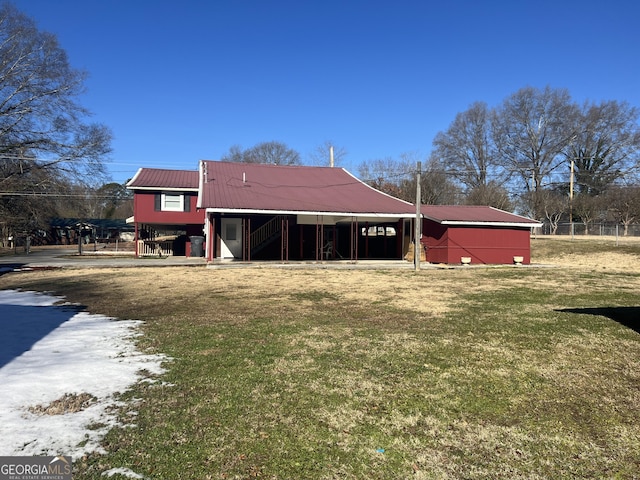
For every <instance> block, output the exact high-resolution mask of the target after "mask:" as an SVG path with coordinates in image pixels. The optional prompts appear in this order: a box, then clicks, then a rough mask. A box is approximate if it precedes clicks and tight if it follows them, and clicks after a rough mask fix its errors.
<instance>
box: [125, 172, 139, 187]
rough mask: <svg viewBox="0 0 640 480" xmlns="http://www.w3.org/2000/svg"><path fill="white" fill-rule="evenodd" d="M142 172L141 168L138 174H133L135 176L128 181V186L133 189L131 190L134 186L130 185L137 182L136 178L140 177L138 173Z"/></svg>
mask: <svg viewBox="0 0 640 480" xmlns="http://www.w3.org/2000/svg"><path fill="white" fill-rule="evenodd" d="M141 172H142V168H139V169H138V171H137V172H136V174H135V175H134V176H133V178H132V179H131V180H129V181H128V182H127V185H126V187H127V188H128V189H131V190H133V189H134V187H130V186H129V185H130V184H132V183H133V182H135V180H136V178H138V175H140V173H141Z"/></svg>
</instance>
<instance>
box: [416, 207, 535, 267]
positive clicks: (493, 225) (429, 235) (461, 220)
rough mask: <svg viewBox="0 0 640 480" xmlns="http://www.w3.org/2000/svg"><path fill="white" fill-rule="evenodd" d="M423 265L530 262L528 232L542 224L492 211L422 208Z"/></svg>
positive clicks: (529, 236)
mask: <svg viewBox="0 0 640 480" xmlns="http://www.w3.org/2000/svg"><path fill="white" fill-rule="evenodd" d="M421 211H422V216H423V227H422V244H423V245H425V246H426V248H427V261H428V262H430V263H447V264H460V263H471V264H513V263H523V264H529V263H530V262H531V246H530V238H531V229H532V228H534V227H540V226H542V224H541V223H540V222H537V221H535V220H532V219H530V218H527V217H523V216H520V215H515V214H513V213H509V212H505V211H504V210H499V209H497V208H493V207H485V206H462V205H454V206H452V205H423V206H422V209H421Z"/></svg>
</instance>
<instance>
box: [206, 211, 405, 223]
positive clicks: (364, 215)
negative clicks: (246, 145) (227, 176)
mask: <svg viewBox="0 0 640 480" xmlns="http://www.w3.org/2000/svg"><path fill="white" fill-rule="evenodd" d="M206 212H207V213H229V214H236V215H298V216H306V217H308V216H313V217H316V216H320V217H321V216H327V217H346V218H345V220H346V219H350V218H354V217H357V218H372V219H382V218H391V219H400V218H415V214H410V213H374V212H369V213H353V212H311V211H299V210H260V209H248V208H207V209H206Z"/></svg>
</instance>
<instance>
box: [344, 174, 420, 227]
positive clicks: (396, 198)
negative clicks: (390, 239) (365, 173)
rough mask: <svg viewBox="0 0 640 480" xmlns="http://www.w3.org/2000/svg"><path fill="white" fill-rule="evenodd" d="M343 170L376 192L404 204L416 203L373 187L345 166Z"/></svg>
mask: <svg viewBox="0 0 640 480" xmlns="http://www.w3.org/2000/svg"><path fill="white" fill-rule="evenodd" d="M342 171H343V172H345V173H346V174H347V175H349V176H350V177H352V178H353V179H354V180H357V181H358V182H360V183H361V184H362V185H364V186H365V187H367V188H370V189H371V190H373V191H374V192H377V193H380V194H382V195H384V196H386V197H389V198H393V199H394V200H397V201H398V202H402V203H404V204H406V205H411V206H413V205H414V204H413V203H411V202H407V201H406V200H402V199H401V198H398V197H394V196H393V195H390V194H388V193H386V192H383V191H382V190H378V189H377V188H373V187H372V186H371V185H369V184H368V183H366V182H363V181H362V180H360V179H359V178H358V177H356V176H355V175H353V174H352V173H351V172H350V171H348V170H346V169H345V168H343V169H342ZM414 216H415V215H414Z"/></svg>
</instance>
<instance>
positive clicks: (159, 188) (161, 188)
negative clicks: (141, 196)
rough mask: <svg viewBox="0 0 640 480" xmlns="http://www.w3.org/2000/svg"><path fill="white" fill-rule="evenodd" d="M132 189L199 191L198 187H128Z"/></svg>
mask: <svg viewBox="0 0 640 480" xmlns="http://www.w3.org/2000/svg"><path fill="white" fill-rule="evenodd" d="M127 188H128V189H130V190H147V191H153V192H197V191H198V189H197V188H176V187H127Z"/></svg>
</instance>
